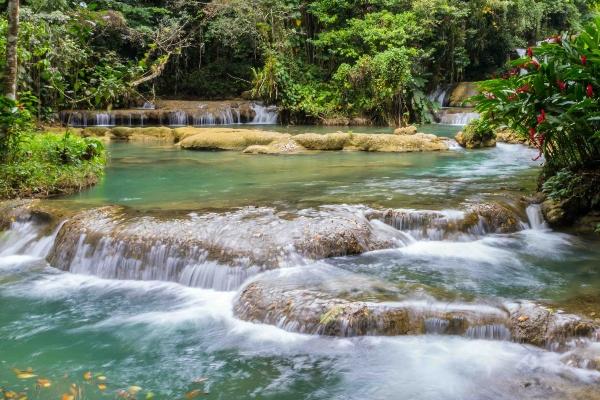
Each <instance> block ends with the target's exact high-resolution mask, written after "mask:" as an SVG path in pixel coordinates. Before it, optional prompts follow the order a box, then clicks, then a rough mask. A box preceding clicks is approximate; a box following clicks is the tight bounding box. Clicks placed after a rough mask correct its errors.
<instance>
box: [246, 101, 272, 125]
mask: <svg viewBox="0 0 600 400" xmlns="http://www.w3.org/2000/svg"><path fill="white" fill-rule="evenodd" d="M250 107H251V108H252V110H253V111H254V113H255V115H254V119H253V120H252V122H251V123H252V124H256V125H275V124H277V118H278V115H277V108H276V107H274V106H268V107H265V106H263V105H262V104H257V103H252V105H251V106H250Z"/></svg>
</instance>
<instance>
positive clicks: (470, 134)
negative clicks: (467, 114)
mask: <svg viewBox="0 0 600 400" xmlns="http://www.w3.org/2000/svg"><path fill="white" fill-rule="evenodd" d="M462 132H463V136H464V138H465V139H466V140H467V141H486V140H490V139H494V138H495V136H496V135H495V133H494V131H493V130H492V129H490V127H489V126H488V124H487V123H485V121H483V120H482V119H480V118H477V119H474V120H472V121H471V122H469V124H468V125H467V126H465V127H464V128H463V130H462Z"/></svg>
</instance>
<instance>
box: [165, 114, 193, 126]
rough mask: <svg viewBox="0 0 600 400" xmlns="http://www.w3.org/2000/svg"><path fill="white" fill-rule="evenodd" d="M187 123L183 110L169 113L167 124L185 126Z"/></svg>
mask: <svg viewBox="0 0 600 400" xmlns="http://www.w3.org/2000/svg"><path fill="white" fill-rule="evenodd" d="M187 124H188V115H187V113H186V112H185V111H175V112H172V113H169V126H186V125H187Z"/></svg>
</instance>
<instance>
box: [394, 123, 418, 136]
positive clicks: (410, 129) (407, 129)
mask: <svg viewBox="0 0 600 400" xmlns="http://www.w3.org/2000/svg"><path fill="white" fill-rule="evenodd" d="M415 133H417V127H416V126H414V125H410V126H403V127H400V128H396V129H395V130H394V135H414V134H415Z"/></svg>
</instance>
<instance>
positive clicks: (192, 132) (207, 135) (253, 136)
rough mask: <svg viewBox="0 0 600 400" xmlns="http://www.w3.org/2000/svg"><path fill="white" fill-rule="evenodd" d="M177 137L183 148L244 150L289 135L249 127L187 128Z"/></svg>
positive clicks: (264, 144) (179, 132)
mask: <svg viewBox="0 0 600 400" xmlns="http://www.w3.org/2000/svg"><path fill="white" fill-rule="evenodd" d="M176 137H181V138H182V139H181V141H180V142H179V143H180V146H181V148H183V149H189V150H238V151H242V150H244V149H246V148H248V147H249V146H253V145H261V146H266V145H268V144H270V143H272V142H273V141H275V140H282V139H285V138H287V137H289V135H286V134H282V133H277V132H268V131H260V130H248V129H231V128H185V131H178V133H177V134H176Z"/></svg>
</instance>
